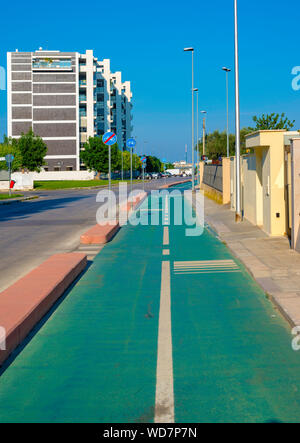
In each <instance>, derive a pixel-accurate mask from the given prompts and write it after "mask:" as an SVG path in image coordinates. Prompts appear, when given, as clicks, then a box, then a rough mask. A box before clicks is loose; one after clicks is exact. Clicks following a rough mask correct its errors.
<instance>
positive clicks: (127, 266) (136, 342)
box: [0, 225, 162, 423]
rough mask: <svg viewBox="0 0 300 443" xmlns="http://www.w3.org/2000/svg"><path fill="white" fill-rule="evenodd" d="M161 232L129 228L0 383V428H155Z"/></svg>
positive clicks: (98, 259)
mask: <svg viewBox="0 0 300 443" xmlns="http://www.w3.org/2000/svg"><path fill="white" fill-rule="evenodd" d="M161 245H162V227H161V226H154V227H151V226H149V227H143V226H136V227H135V226H131V225H127V226H124V227H123V228H122V229H121V230H120V231H119V233H118V234H117V236H116V237H115V238H114V239H113V240H112V241H111V242H110V243H109V244H107V245H106V246H105V247H104V248H103V249H102V251H101V253H100V254H99V255H98V256H97V257H96V259H95V261H94V263H93V265H92V266H91V267H90V268H89V270H88V271H87V272H86V273H85V274H84V275H83V276H82V278H81V279H80V280H79V282H78V283H77V284H76V285H75V286H74V288H73V289H72V290H71V291H70V292H69V294H68V295H67V297H66V298H65V299H64V300H63V302H62V303H61V304H60V305H59V306H58V307H57V309H56V310H55V312H53V314H52V315H51V316H50V318H49V319H48V320H47V322H46V323H45V324H44V325H43V326H42V327H41V329H40V330H39V331H38V332H37V333H36V335H35V336H34V337H33V338H32V340H31V341H30V342H29V343H28V344H27V346H26V347H25V348H24V349H23V351H22V352H21V353H20V354H19V355H18V356H17V358H16V359H15V360H14V361H13V363H12V364H11V365H10V366H9V367H8V368H7V370H6V371H5V372H4V373H3V374H2V376H1V377H0V422H7V421H8V422H19V421H21V422H44V421H46V422H108V423H110V422H112V423H113V422H151V421H153V416H154V406H155V378H156V354H157V329H158V310H159V294H160V283H161V282H160V272H161V249H162V246H161Z"/></svg>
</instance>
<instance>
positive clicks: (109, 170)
mask: <svg viewBox="0 0 300 443" xmlns="http://www.w3.org/2000/svg"><path fill="white" fill-rule="evenodd" d="M108 189H109V191H110V190H111V146H109V147H108Z"/></svg>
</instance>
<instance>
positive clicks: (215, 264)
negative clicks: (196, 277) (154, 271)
mask: <svg viewBox="0 0 300 443" xmlns="http://www.w3.org/2000/svg"><path fill="white" fill-rule="evenodd" d="M220 272H240V268H239V266H238V264H237V263H235V261H234V260H196V261H175V262H174V273H175V274H201V273H220Z"/></svg>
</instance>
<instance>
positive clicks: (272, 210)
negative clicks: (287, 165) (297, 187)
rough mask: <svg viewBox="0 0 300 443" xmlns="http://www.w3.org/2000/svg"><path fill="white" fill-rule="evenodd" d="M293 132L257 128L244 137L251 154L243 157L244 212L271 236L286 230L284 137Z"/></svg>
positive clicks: (283, 232) (281, 233) (282, 233)
mask: <svg viewBox="0 0 300 443" xmlns="http://www.w3.org/2000/svg"><path fill="white" fill-rule="evenodd" d="M293 134H296V133H295V132H286V131H285V130H278V131H258V132H255V133H253V134H250V135H249V136H247V137H246V147H247V148H253V154H250V155H249V156H247V158H248V160H247V159H246V157H245V159H244V160H243V182H244V183H243V185H244V201H243V203H244V215H245V217H246V218H248V219H249V220H250V221H251V222H252V223H255V224H257V225H262V227H263V229H264V230H265V231H266V232H267V233H268V234H270V235H284V234H285V233H286V203H285V178H284V149H285V147H284V136H285V135H291V137H292V135H293ZM277 215H279V216H277Z"/></svg>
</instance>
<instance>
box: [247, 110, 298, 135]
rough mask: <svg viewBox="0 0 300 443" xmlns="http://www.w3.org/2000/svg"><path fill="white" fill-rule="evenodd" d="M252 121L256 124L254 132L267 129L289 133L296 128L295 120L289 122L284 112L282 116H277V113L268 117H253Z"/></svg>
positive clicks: (263, 115)
mask: <svg viewBox="0 0 300 443" xmlns="http://www.w3.org/2000/svg"><path fill="white" fill-rule="evenodd" d="M252 120H253V121H254V123H255V127H254V128H253V130H254V131H259V130H266V129H286V130H287V131H289V130H290V129H293V127H294V126H295V120H293V121H291V120H289V119H288V118H287V117H286V116H285V113H284V112H283V113H282V114H281V115H280V114H275V112H273V113H272V114H266V115H265V114H262V116H261V117H257V116H254V117H252Z"/></svg>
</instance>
